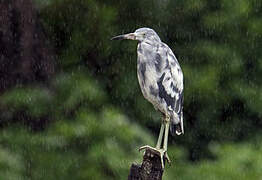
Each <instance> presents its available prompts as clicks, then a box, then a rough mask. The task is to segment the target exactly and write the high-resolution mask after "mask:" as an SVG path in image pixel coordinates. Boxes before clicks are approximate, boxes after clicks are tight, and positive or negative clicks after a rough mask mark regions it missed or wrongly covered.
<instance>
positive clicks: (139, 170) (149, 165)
mask: <svg viewBox="0 0 262 180" xmlns="http://www.w3.org/2000/svg"><path fill="white" fill-rule="evenodd" d="M162 175H163V169H162V166H161V160H160V156H159V155H158V154H156V153H155V152H154V151H151V150H150V149H147V150H146V152H145V153H144V156H143V162H142V165H137V164H132V166H131V168H130V173H129V176H128V180H161V179H162Z"/></svg>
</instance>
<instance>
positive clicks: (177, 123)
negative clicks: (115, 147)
mask: <svg viewBox="0 0 262 180" xmlns="http://www.w3.org/2000/svg"><path fill="white" fill-rule="evenodd" d="M112 39H114V40H119V39H131V40H137V41H138V42H139V43H138V46H137V76H138V82H139V85H140V88H141V91H142V94H143V96H144V97H145V98H146V99H147V100H148V101H149V102H151V103H152V104H153V106H154V107H155V109H156V110H159V111H160V112H161V113H162V114H163V115H164V119H163V121H162V124H161V129H160V133H159V137H158V141H157V145H156V148H153V147H150V146H148V145H147V146H143V147H141V148H140V150H141V149H151V150H153V151H155V152H157V153H159V154H160V157H161V162H162V167H163V168H164V163H163V161H164V160H163V159H164V158H163V157H165V158H166V159H167V160H169V158H168V156H167V142H168V132H169V128H170V130H171V132H172V134H174V132H176V134H177V135H180V134H182V133H184V127H183V88H184V86H183V73H182V70H181V67H180V65H179V63H178V61H177V59H176V57H175V55H174V54H173V52H172V51H171V49H170V48H169V47H168V46H167V45H166V44H165V43H163V42H161V40H160V38H159V36H158V35H157V34H156V32H155V31H154V30H152V29H150V28H140V29H137V30H136V31H135V32H134V33H129V34H124V35H119V36H116V37H113V38H112ZM170 123H171V125H170ZM164 131H165V132H164ZM163 135H164V140H163ZM162 140H163V148H160V147H161V144H162Z"/></svg>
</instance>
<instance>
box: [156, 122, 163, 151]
mask: <svg viewBox="0 0 262 180" xmlns="http://www.w3.org/2000/svg"><path fill="white" fill-rule="evenodd" d="M164 128H165V125H164V122H163V121H162V122H161V128H160V132H159V136H158V140H157V144H156V149H160V146H161V144H162V140H163V134H164Z"/></svg>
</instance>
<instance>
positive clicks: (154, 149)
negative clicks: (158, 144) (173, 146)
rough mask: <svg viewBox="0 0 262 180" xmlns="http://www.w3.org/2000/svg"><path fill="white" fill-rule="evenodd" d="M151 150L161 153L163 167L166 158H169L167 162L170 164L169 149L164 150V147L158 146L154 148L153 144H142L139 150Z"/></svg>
mask: <svg viewBox="0 0 262 180" xmlns="http://www.w3.org/2000/svg"><path fill="white" fill-rule="evenodd" d="M147 149H149V150H151V151H152V152H154V153H155V154H157V155H159V156H160V160H161V165H162V169H164V167H165V166H164V159H165V160H167V162H168V163H169V164H170V163H171V161H170V159H169V157H168V155H167V151H166V150H164V149H158V148H154V147H151V146H148V145H145V146H142V147H140V148H139V151H142V150H147Z"/></svg>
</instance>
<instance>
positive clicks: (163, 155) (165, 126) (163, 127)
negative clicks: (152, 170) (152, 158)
mask: <svg viewBox="0 0 262 180" xmlns="http://www.w3.org/2000/svg"><path fill="white" fill-rule="evenodd" d="M169 121H170V120H169V117H166V118H165V119H164V120H163V121H162V124H161V128H160V132H159V137H158V141H157V144H156V148H153V147H151V146H148V145H146V146H142V147H140V148H139V151H141V150H144V149H150V150H152V151H154V152H155V153H157V154H158V155H159V156H160V160H161V165H162V168H163V169H164V158H165V159H166V160H167V162H168V163H170V159H169V157H168V155H167V141H168V132H169ZM164 130H165V136H164V143H163V148H160V147H161V144H162V140H163V134H164Z"/></svg>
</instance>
